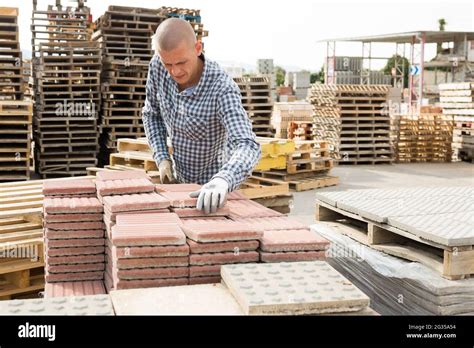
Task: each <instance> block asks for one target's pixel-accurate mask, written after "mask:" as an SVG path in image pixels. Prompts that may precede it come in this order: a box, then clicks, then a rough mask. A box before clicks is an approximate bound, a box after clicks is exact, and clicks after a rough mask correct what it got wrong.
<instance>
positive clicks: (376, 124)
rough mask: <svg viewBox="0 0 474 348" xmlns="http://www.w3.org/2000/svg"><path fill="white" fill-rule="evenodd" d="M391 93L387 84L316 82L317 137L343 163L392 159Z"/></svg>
mask: <svg viewBox="0 0 474 348" xmlns="http://www.w3.org/2000/svg"><path fill="white" fill-rule="evenodd" d="M388 93H389V86H385V85H323V84H315V85H313V86H312V89H311V97H310V100H311V103H312V104H313V108H314V113H313V121H314V122H313V134H314V139H315V140H320V141H326V142H327V143H328V145H329V147H330V150H331V152H332V153H331V155H332V156H333V158H334V159H336V160H338V163H339V164H379V163H391V162H392V161H393V151H392V148H391V144H390V115H389V112H388V104H387V96H388Z"/></svg>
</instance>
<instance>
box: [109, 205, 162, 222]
mask: <svg viewBox="0 0 474 348" xmlns="http://www.w3.org/2000/svg"><path fill="white" fill-rule="evenodd" d="M162 213H170V210H169V209H166V208H165V209H149V210H139V211H133V210H132V211H121V212H118V213H112V212H111V211H109V210H108V209H107V208H105V209H104V219H108V220H110V221H113V222H115V221H116V220H117V215H119V214H120V215H126V214H162Z"/></svg>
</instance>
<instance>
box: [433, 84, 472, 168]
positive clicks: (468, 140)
mask: <svg viewBox="0 0 474 348" xmlns="http://www.w3.org/2000/svg"><path fill="white" fill-rule="evenodd" d="M439 96H440V97H439V100H440V103H439V106H441V107H442V108H443V114H445V115H447V116H452V117H453V118H454V129H453V145H452V147H453V161H460V160H463V161H472V160H473V159H474V83H472V82H463V83H445V84H440V85H439Z"/></svg>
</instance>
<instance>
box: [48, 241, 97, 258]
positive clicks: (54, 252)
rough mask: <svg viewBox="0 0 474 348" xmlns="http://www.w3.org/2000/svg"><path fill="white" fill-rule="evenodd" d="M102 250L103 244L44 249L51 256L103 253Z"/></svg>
mask: <svg viewBox="0 0 474 348" xmlns="http://www.w3.org/2000/svg"><path fill="white" fill-rule="evenodd" d="M46 246H47V244H46ZM104 252H105V247H104V246H87V247H74V248H47V249H46V255H48V256H51V257H54V256H74V255H75V256H79V255H92V254H103V253H104Z"/></svg>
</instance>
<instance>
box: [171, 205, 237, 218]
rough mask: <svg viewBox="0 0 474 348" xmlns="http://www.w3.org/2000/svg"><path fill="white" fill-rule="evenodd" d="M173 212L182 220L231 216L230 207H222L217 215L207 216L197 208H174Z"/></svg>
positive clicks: (210, 214)
mask: <svg viewBox="0 0 474 348" xmlns="http://www.w3.org/2000/svg"><path fill="white" fill-rule="evenodd" d="M172 209H173V211H174V212H175V213H176V214H178V216H179V217H181V218H188V217H215V216H229V215H230V210H229V208H228V207H225V206H224V207H222V208H219V209H217V211H216V212H215V213H209V214H206V213H204V211H202V210H198V209H196V208H172Z"/></svg>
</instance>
